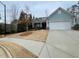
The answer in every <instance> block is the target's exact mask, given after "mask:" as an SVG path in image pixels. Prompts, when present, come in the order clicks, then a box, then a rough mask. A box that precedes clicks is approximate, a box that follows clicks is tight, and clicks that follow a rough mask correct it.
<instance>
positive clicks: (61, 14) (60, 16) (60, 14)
mask: <svg viewBox="0 0 79 59" xmlns="http://www.w3.org/2000/svg"><path fill="white" fill-rule="evenodd" d="M72 19H73V17H72V15H71V14H70V13H68V12H67V11H65V10H64V9H62V8H58V9H57V10H56V11H55V12H54V13H52V14H51V15H50V16H49V17H48V20H49V21H66V22H68V21H72Z"/></svg>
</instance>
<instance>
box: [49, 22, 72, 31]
mask: <svg viewBox="0 0 79 59" xmlns="http://www.w3.org/2000/svg"><path fill="white" fill-rule="evenodd" d="M49 29H50V30H52V29H53V30H69V29H71V22H53V23H49Z"/></svg>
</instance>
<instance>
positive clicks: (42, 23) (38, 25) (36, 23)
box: [32, 17, 46, 30]
mask: <svg viewBox="0 0 79 59" xmlns="http://www.w3.org/2000/svg"><path fill="white" fill-rule="evenodd" d="M32 28H33V29H37V30H38V29H46V17H40V18H35V19H33V20H32Z"/></svg>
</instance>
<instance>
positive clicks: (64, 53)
mask: <svg viewBox="0 0 79 59" xmlns="http://www.w3.org/2000/svg"><path fill="white" fill-rule="evenodd" d="M45 46H47V50H48V52H47V53H48V55H49V56H48V57H56V58H58V57H63V58H64V57H66V58H68V57H79V31H73V30H71V31H53V30H52V31H49V34H48V38H47V41H46V45H45ZM44 51H45V50H44ZM44 51H43V53H42V54H41V56H40V57H43V56H46V57H47V55H44V53H46V52H44Z"/></svg>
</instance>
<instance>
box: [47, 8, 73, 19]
mask: <svg viewBox="0 0 79 59" xmlns="http://www.w3.org/2000/svg"><path fill="white" fill-rule="evenodd" d="M58 10H63V11H65V12H66V13H68V14H69V15H70V16H73V15H72V14H71V13H69V12H68V11H66V10H65V9H63V8H61V7H59V8H57V9H56V10H55V11H54V12H53V13H51V14H50V15H49V16H48V18H49V17H50V16H52V15H53V14H54V13H55V12H57V11H58Z"/></svg>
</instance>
